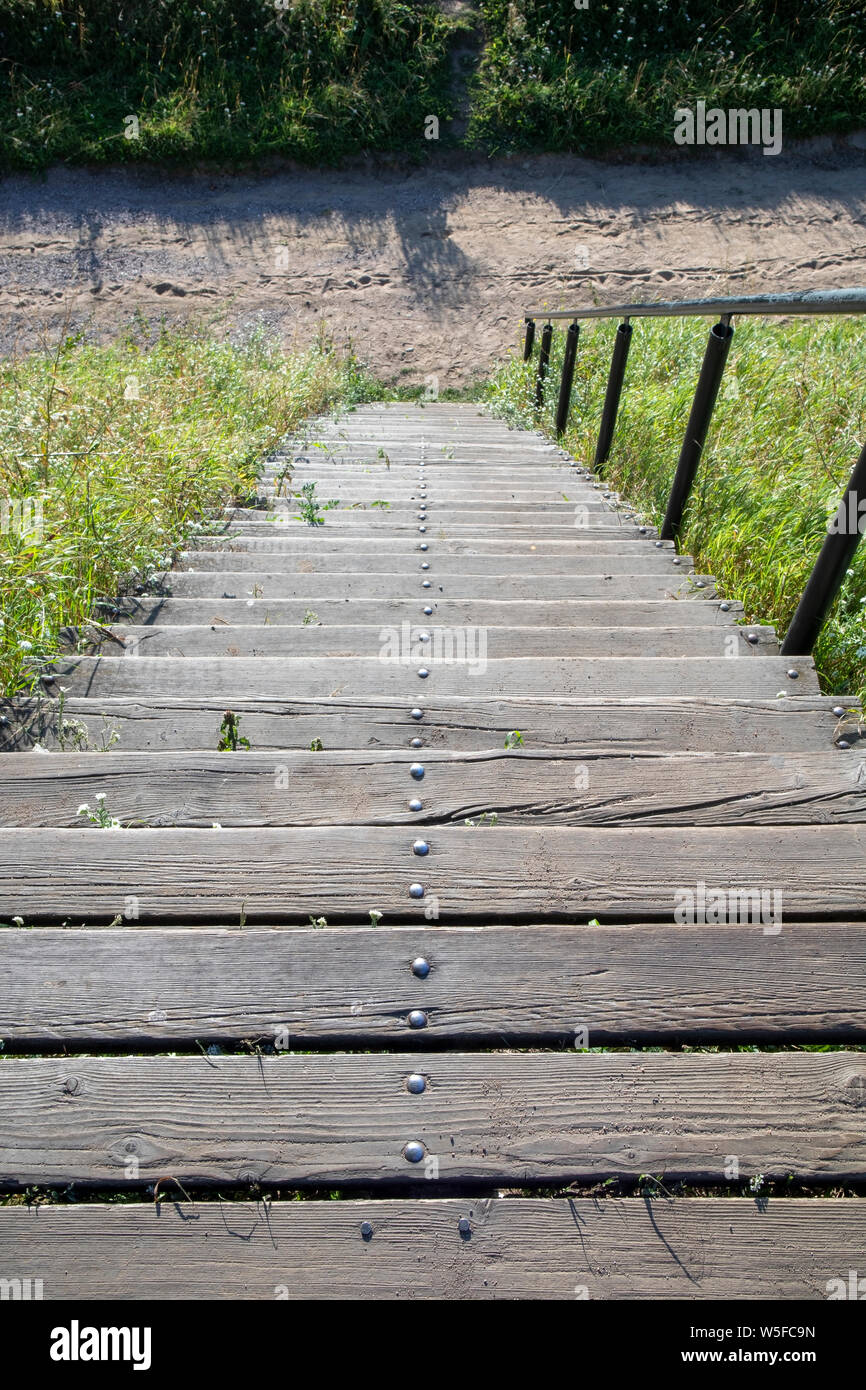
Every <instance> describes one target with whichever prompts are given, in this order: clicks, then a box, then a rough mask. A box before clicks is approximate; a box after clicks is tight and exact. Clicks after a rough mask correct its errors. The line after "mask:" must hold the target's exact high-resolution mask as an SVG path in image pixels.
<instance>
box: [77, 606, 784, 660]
mask: <svg viewBox="0 0 866 1390" xmlns="http://www.w3.org/2000/svg"><path fill="white" fill-rule="evenodd" d="M417 611H418V610H417V605H416V606H415V608H414V612H413V614H412V619H413V621H411V622H410V620H409V619H408V618H406V619H404V620H403V622H402V623H401V624H400V627H399V640H400V644H401V646H402V647H403V649H404V650H405V652H406V653H407V654H410V653H411V655H412V659H413V660H414V661H415V663H416V664H421V663H423V661H424V659H425V655H426V652H427V650H429V648H428V647H427V646H426V643H427V641H428V639H429V640H431V641H435V640H436V630H437V628H439V629H441V628H442V627H443V626H444V625H443V623H442V621H441V618H440V617H439V615H438V614H434V615H433V616H432V617H431V618H429V619H427V620H426V623H425V622H422V621H419V620H418V617H417ZM343 616H345V614H344V615H343ZM317 618H318V621H314V622H311V623H308V624H303V623H297V624H295V625H294V626H293V627H289V626H287V625H280V624H276V623H274V624H270V623H258V624H256V625H255V626H250V627H241V626H235V627H226V625H225V624H224V623H210V624H207V623H201V624H198V625H193V624H173V625H169V624H167V623H162V624H160V625H158V626H153V627H150V626H146V625H142V624H138V625H136V624H129V625H125V624H118V623H113V624H112V625H111V629H110V633H108V632H105V631H104V630H103V629H104V625H103V627H102V628H94V627H86V628H79V629H65V630H64V633H63V637H64V641H65V643H66V645H67V647H68V649H70V650H72V651H74V650H77V649H78V644H79V643H82V644H84V645H83V647H82V650H84V651H86V652H87V653H88V654H96V653H98V654H100V655H102V656H112V657H123V656H126V657H130V656H131V655H132V654H137V655H138V656H175V657H178V656H190V657H193V656H194V657H202V656H206V657H211V658H213V657H219V656H232V657H256V656H283V657H286V656H298V657H299V656H317V657H323V656H328V657H346V656H361V657H369V656H371V655H374V654H376V653H377V652H379V651H380V650H381V648H382V645H383V643H384V642H385V641H388V640H393V633H394V631H395V628H394V625H393V624H388V623H382V622H379V623H376V624H369V623H367V624H361V623H356V624H353V625H351V626H350V625H347V624H342V623H341V624H336V623H331V624H330V625H326V624H325V623H324V622H322V621H321V618H320V617H319V615H318V614H317ZM404 624H405V626H404ZM448 626H450V625H448ZM484 632H485V643H486V648H487V655H488V657H495V658H508V657H521V658H522V657H528V656H543V657H571V658H574V657H580V658H582V659H583V658H586V657H588V656H593V657H643V658H648V657H660V656H667V657H695V656H715V657H721V656H726V657H728V658H729V659H730V658H732V657H736V656H743V657H756V656H760V655H767V654H768V653H770V654H774V655H776V654H778V650H779V644H778V642H777V639H776V634H775V632H774V630H773V629H772V628H771V627H749V628H737V627H730V626H728V627H726V626H723V625H722V624H719V625H718V626H714V627H710V626H706V625H705V626H704V627H697V626H693V627H686V628H683V627H655V628H652V627H609V628H602V627H586V628H578V627H563V626H560V627H485V629H484ZM425 633H426V634H427V636H426V637H425V636H424V634H425ZM750 638H751V639H752V640H751V641H750V640H749V639H750Z"/></svg>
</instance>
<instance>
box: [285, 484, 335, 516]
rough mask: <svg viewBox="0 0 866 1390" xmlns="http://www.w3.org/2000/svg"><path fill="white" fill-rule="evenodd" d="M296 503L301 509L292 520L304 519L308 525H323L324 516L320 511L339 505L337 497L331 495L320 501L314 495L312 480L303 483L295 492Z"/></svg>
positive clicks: (330, 509) (327, 510)
mask: <svg viewBox="0 0 866 1390" xmlns="http://www.w3.org/2000/svg"><path fill="white" fill-rule="evenodd" d="M295 497H296V498H297V500H298V505H299V506H300V508H301V510H300V512H299V513H298V514H296V515H295V516H293V517H292V520H293V521H305V522H306V523H307V525H308V526H324V524H325V518H324V517H323V516H322V512H330V511H333V509H334V508H335V507H339V505H340V503H339V499H338V498H336V497H332V498H331V500H330V501H329V502H320V501H319V499H318V498H317V496H316V484H315V483H314V482H309V483H304V484H303V485H302V486H301V488H300V489H299V490H298V491H297V492H296V493H295Z"/></svg>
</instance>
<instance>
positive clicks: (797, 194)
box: [0, 142, 866, 386]
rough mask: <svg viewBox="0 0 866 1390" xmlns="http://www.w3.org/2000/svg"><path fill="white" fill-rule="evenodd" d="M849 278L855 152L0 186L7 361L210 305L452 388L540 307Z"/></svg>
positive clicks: (860, 274)
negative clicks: (351, 348) (12, 351)
mask: <svg viewBox="0 0 866 1390" xmlns="http://www.w3.org/2000/svg"><path fill="white" fill-rule="evenodd" d="M863 143H864V144H866V142H863ZM581 262H583V263H584V264H585V265H586V269H582V268H579V267H580V263H581ZM857 284H861V285H862V284H866V153H864V150H862V149H858V148H856V147H853V146H852V145H849V146H847V147H844V148H841V149H840V148H836V149H823V150H822V152H821V153H814V152H813V153H812V154H811V155H809V154H806V153H803V152H802V151H801V152H800V153H798V154H789V153H787V152H785V153H783V154H782V155H781V156H779V157H778V158H774V159H768V158H765V157H763V156H762V155H760V154H758V153H752V152H748V153H747V154H733V155H732V154H729V153H727V152H725V153H723V154H719V155H718V156H717V157H715V158H711V159H706V160H703V161H677V162H672V163H668V164H658V163H657V164H648V163H634V164H626V163H619V164H612V165H605V164H598V163H592V162H590V161H586V160H578V159H571V158H564V157H556V156H544V157H541V158H534V159H531V160H529V159H525V160H524V159H517V158H515V159H501V160H498V161H491V160H483V161H458V162H450V163H448V162H444V161H443V162H442V163H441V164H438V165H437V166H434V167H431V168H427V169H424V170H417V169H416V170H412V171H405V170H403V171H397V170H394V169H393V168H392V169H385V170H383V169H381V168H378V169H377V168H374V166H373V165H372V164H371V166H370V168H369V169H353V170H351V171H349V172H345V171H343V172H339V173H335V172H333V171H326V172H322V171H314V172H303V173H280V174H276V175H273V176H269V177H256V178H253V177H246V176H241V177H234V178H229V177H223V176H208V175H205V174H202V175H190V174H185V175H183V176H172V177H166V176H162V175H159V174H157V173H155V172H153V171H146V170H113V171H112V170H109V171H99V172H88V171H81V170H67V169H56V170H54V171H53V172H51V173H50V174H49V175H48V177H47V178H45V179H35V178H29V177H23V176H20V177H14V178H10V179H7V180H5V181H4V182H3V183H2V185H0V315H2V344H3V346H4V347H5V348H8V347H9V346H10V344H11V343H12V342H17V343H19V344H20V345H22V346H24V345H28V344H32V343H33V342H34V341H35V340H36V336H37V334H38V332H39V331H40V329H42V328H45V327H48V328H50V327H52V326H53V325H56V324H57V323H58V322H59V321H60V320H61V319H62V316H63V314H64V312H65V310H66V309H67V307H68V308H69V309H71V311H72V313H73V317H74V320H75V322H76V323H79V324H80V323H84V322H90V323H92V325H93V327H94V329H95V330H96V331H97V332H99V333H110V332H112V331H113V330H114V329H115V328H117V327H118V326H120V325H122V324H123V323H124V322H126V321H127V320H128V319H129V317H130V316H131V315H132V313H133V312H134V311H135V310H136V309H142V310H143V311H144V312H145V313H146V314H147V315H148V316H150V317H152V318H153V317H158V316H159V315H161V314H166V315H168V316H170V317H174V316H178V315H181V316H184V315H188V314H189V313H190V312H201V311H203V310H204V311H212V310H217V309H220V308H227V309H228V312H229V317H230V320H231V321H232V322H233V323H235V324H237V325H248V324H251V323H255V322H263V323H266V324H269V325H273V326H274V327H276V328H277V329H278V330H279V332H280V334H281V337H282V339H283V340H284V341H285V342H286V343H291V342H298V343H302V342H306V341H308V340H309V338H310V335H311V334H312V333H313V332H314V330H315V326H316V325H317V323H319V322H320V321H321V320H322V319H324V320H325V321H326V322H327V324H328V327H329V328H330V330H331V331H332V333H333V334H334V336H335V337H336V338H337V340H338V341H345V340H352V341H353V342H354V344H355V346H356V348H357V350H358V351H359V353H360V355H361V357H362V358H363V359H364V360H365V361H367V362H368V363H369V364H370V365H371V367H373V369H374V370H376V371H377V372H378V373H380V374H382V375H383V376H385V377H388V378H393V377H403V379H406V380H413V381H414V380H422V379H423V378H424V377H425V375H427V374H436V375H437V376H438V378H439V381H440V385H442V386H444V385H458V384H460V383H462V382H464V381H465V380H466V379H467V377H469V376H470V375H472V374H473V373H477V372H478V371H480V370H481V369H483V368H485V367H486V366H487V365H488V364H489V363H490V362H491V361H492V360H493V359H494V358H495V357H497V356H498V355H501V353H502V352H503V350H504V349H505V347H506V346H507V345H508V344H509V343H511V342H513V341H515V334H516V332H517V330H518V328H519V324H520V319H521V315H522V312H523V309H524V307H525V306H527V305H528V304H530V303H532V302H533V301H535V302H538V301H539V299H540V300H541V301H542V302H546V303H548V304H549V305H550V306H551V307H556V306H558V305H561V304H569V303H572V304H573V303H575V302H580V301H587V300H588V299H590V298H592V297H596V298H597V299H598V300H599V301H600V302H602V303H617V302H620V301H622V300H623V299H629V298H631V299H642V298H659V297H667V296H676V295H683V294H692V295H699V294H700V295H703V294H713V293H723V292H725V291H731V292H734V291H759V290H784V289H789V288H790V289H808V288H813V287H815V288H820V287H830V286H834V285H857Z"/></svg>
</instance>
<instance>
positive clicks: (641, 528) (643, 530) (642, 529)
mask: <svg viewBox="0 0 866 1390" xmlns="http://www.w3.org/2000/svg"><path fill="white" fill-rule="evenodd" d="M637 529H638V533H639V535H641V536H645V535H646V530H647V528H646V527H645V526H639V527H638V528H637Z"/></svg>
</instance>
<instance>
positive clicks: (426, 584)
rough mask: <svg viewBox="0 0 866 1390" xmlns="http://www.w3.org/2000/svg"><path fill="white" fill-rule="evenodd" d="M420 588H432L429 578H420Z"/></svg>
mask: <svg viewBox="0 0 866 1390" xmlns="http://www.w3.org/2000/svg"><path fill="white" fill-rule="evenodd" d="M421 588H422V589H432V588H433V585H432V584H431V583H430V580H429V579H422V580H421Z"/></svg>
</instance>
